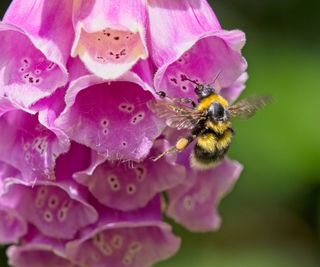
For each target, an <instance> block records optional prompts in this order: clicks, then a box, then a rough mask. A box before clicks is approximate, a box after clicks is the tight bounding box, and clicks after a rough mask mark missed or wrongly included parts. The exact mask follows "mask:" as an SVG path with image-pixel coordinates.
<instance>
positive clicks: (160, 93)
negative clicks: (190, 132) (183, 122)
mask: <svg viewBox="0 0 320 267" xmlns="http://www.w3.org/2000/svg"><path fill="white" fill-rule="evenodd" d="M156 94H157V95H158V96H160V98H168V99H170V100H171V101H172V102H178V103H184V104H191V105H192V107H193V108H195V107H196V106H197V105H196V103H195V102H194V101H193V100H192V99H190V98H184V97H177V98H171V97H169V96H167V94H166V93H165V92H164V91H158V92H156Z"/></svg>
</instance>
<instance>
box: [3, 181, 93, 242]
mask: <svg viewBox="0 0 320 267" xmlns="http://www.w3.org/2000/svg"><path fill="white" fill-rule="evenodd" d="M3 187H4V189H3V190H4V195H3V197H5V199H6V201H10V199H14V201H16V202H17V203H18V206H17V208H18V210H19V212H20V213H21V214H23V216H24V217H25V218H26V220H27V221H28V222H30V223H32V224H33V225H35V226H36V227H37V228H38V229H39V230H40V231H41V232H42V233H43V234H45V235H47V236H51V237H55V238H60V239H69V238H72V237H73V236H74V235H75V234H76V232H77V231H78V230H79V229H81V228H82V227H84V226H86V225H89V224H92V223H94V222H96V221H97V220H98V213H97V211H96V209H95V208H94V207H93V206H92V205H91V204H89V203H88V202H87V201H86V191H85V190H84V189H83V188H81V187H79V186H77V185H76V184H74V183H71V182H68V181H65V182H59V183H58V182H52V181H48V180H47V181H38V180H37V181H35V182H33V183H30V182H25V181H22V180H20V179H16V178H7V179H5V180H4V181H3ZM26 203H29V204H30V203H32V204H33V205H29V204H28V205H26ZM72 217H76V218H78V217H81V219H77V220H75V221H73V220H72Z"/></svg>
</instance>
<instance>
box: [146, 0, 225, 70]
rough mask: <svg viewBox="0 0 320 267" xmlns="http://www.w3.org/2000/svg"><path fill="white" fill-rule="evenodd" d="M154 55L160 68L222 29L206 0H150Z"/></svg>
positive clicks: (152, 49) (151, 39)
mask: <svg viewBox="0 0 320 267" xmlns="http://www.w3.org/2000/svg"><path fill="white" fill-rule="evenodd" d="M148 13H149V23H150V34H151V38H150V42H151V54H152V58H153V60H154V61H155V63H156V65H157V66H162V65H164V64H167V63H168V62H169V61H170V62H172V61H174V60H176V59H177V57H180V56H181V55H182V54H183V53H184V52H185V51H186V50H187V49H189V48H190V47H191V46H192V42H194V39H195V38H198V37H199V36H201V35H203V34H204V33H206V32H209V31H217V30H220V29H221V26H220V24H219V22H218V20H217V18H216V16H215V14H214V13H213V11H212V9H211V7H210V5H209V4H208V3H207V1H205V0H200V1H192V0H180V1H172V0H149V1H148Z"/></svg>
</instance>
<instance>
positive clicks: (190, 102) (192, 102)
mask: <svg viewBox="0 0 320 267" xmlns="http://www.w3.org/2000/svg"><path fill="white" fill-rule="evenodd" d="M173 101H176V102H180V103H184V104H191V105H192V107H193V108H195V107H196V106H197V105H196V103H195V102H194V101H193V100H192V99H190V98H184V97H181V98H173Z"/></svg>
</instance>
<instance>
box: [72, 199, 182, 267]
mask: <svg viewBox="0 0 320 267" xmlns="http://www.w3.org/2000/svg"><path fill="white" fill-rule="evenodd" d="M99 213H100V214H101V215H102V217H101V218H100V221H99V223H97V224H96V225H93V226H91V227H89V228H88V229H85V230H84V231H83V232H82V233H81V234H80V238H79V239H76V240H74V241H71V242H69V243H67V246H66V249H67V255H68V257H69V258H70V259H72V260H73V261H74V262H76V263H78V264H80V265H83V264H87V265H89V266H91V267H103V266H109V265H110V266H113V267H118V266H119V267H120V266H121V267H123V266H132V267H145V266H151V265H152V264H153V263H155V262H157V261H159V260H164V259H166V258H168V257H170V256H172V255H173V254H175V253H176V252H177V250H178V248H179V245H180V240H179V238H177V237H175V236H174V235H173V234H172V232H171V227H170V226H169V225H167V224H165V223H163V222H162V221H161V211H160V201H159V198H155V199H154V200H152V201H151V202H150V203H149V204H148V205H147V206H146V207H144V208H142V209H139V210H135V211H131V212H119V211H116V210H111V209H107V208H101V209H100V210H99Z"/></svg>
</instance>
